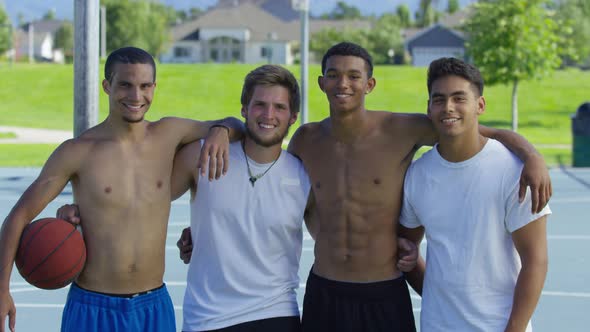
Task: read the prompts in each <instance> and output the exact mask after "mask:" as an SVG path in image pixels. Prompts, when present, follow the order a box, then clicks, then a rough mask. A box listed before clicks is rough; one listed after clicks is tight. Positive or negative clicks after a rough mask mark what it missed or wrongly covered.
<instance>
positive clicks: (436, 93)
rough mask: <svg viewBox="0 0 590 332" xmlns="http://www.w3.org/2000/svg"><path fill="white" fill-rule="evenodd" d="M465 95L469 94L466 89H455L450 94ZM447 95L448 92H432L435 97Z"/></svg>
mask: <svg viewBox="0 0 590 332" xmlns="http://www.w3.org/2000/svg"><path fill="white" fill-rule="evenodd" d="M465 95H467V92H466V91H463V90H459V91H453V92H451V93H450V94H449V95H448V96H450V97H452V96H465ZM446 96H447V95H446V94H444V93H440V92H433V93H432V98H435V97H446Z"/></svg>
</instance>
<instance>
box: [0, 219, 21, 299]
mask: <svg viewBox="0 0 590 332" xmlns="http://www.w3.org/2000/svg"><path fill="white" fill-rule="evenodd" d="M11 215H12V216H11ZM11 215H9V216H8V217H7V218H6V220H5V221H4V224H2V229H1V231H0V292H7V291H8V288H9V283H10V274H11V273H12V266H13V264H14V259H15V257H16V251H17V250H18V245H19V241H20V237H21V234H22V232H23V230H24V228H25V226H26V225H27V220H26V219H24V218H23V217H15V216H14V214H11Z"/></svg>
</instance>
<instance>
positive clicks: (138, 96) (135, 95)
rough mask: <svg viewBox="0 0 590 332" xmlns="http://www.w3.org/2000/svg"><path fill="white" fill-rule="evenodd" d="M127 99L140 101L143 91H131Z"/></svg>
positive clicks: (133, 89)
mask: <svg viewBox="0 0 590 332" xmlns="http://www.w3.org/2000/svg"><path fill="white" fill-rule="evenodd" d="M127 97H128V98H129V99H131V100H140V99H141V89H140V88H139V87H136V88H131V89H129V91H128V94H127Z"/></svg>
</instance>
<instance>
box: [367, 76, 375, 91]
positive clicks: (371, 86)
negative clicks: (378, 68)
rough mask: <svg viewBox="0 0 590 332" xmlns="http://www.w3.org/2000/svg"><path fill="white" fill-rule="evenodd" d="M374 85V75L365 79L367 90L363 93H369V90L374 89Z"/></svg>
mask: <svg viewBox="0 0 590 332" xmlns="http://www.w3.org/2000/svg"><path fill="white" fill-rule="evenodd" d="M375 86H377V80H375V77H371V78H369V79H368V80H367V90H366V91H365V94H366V95H368V94H369V93H371V91H373V89H375Z"/></svg>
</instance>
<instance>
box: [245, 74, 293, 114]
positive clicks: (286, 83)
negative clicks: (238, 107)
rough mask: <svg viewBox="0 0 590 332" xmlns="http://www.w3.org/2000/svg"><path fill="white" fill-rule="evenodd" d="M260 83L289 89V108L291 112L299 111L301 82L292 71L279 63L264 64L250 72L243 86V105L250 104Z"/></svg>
mask: <svg viewBox="0 0 590 332" xmlns="http://www.w3.org/2000/svg"><path fill="white" fill-rule="evenodd" d="M259 85H260V86H275V85H279V86H282V87H284V88H286V89H287V91H289V109H290V111H291V113H297V112H299V104H300V103H301V100H300V98H301V95H300V93H299V84H298V83H297V79H296V78H295V76H293V74H292V73H291V72H290V71H288V70H287V69H285V68H283V67H281V66H277V65H263V66H260V67H258V68H256V69H254V70H252V71H251V72H249V73H248V75H246V78H245V79H244V85H243V87H242V98H241V102H242V106H244V107H247V106H248V104H250V101H251V100H252V95H254V89H255V88H256V86H259Z"/></svg>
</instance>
